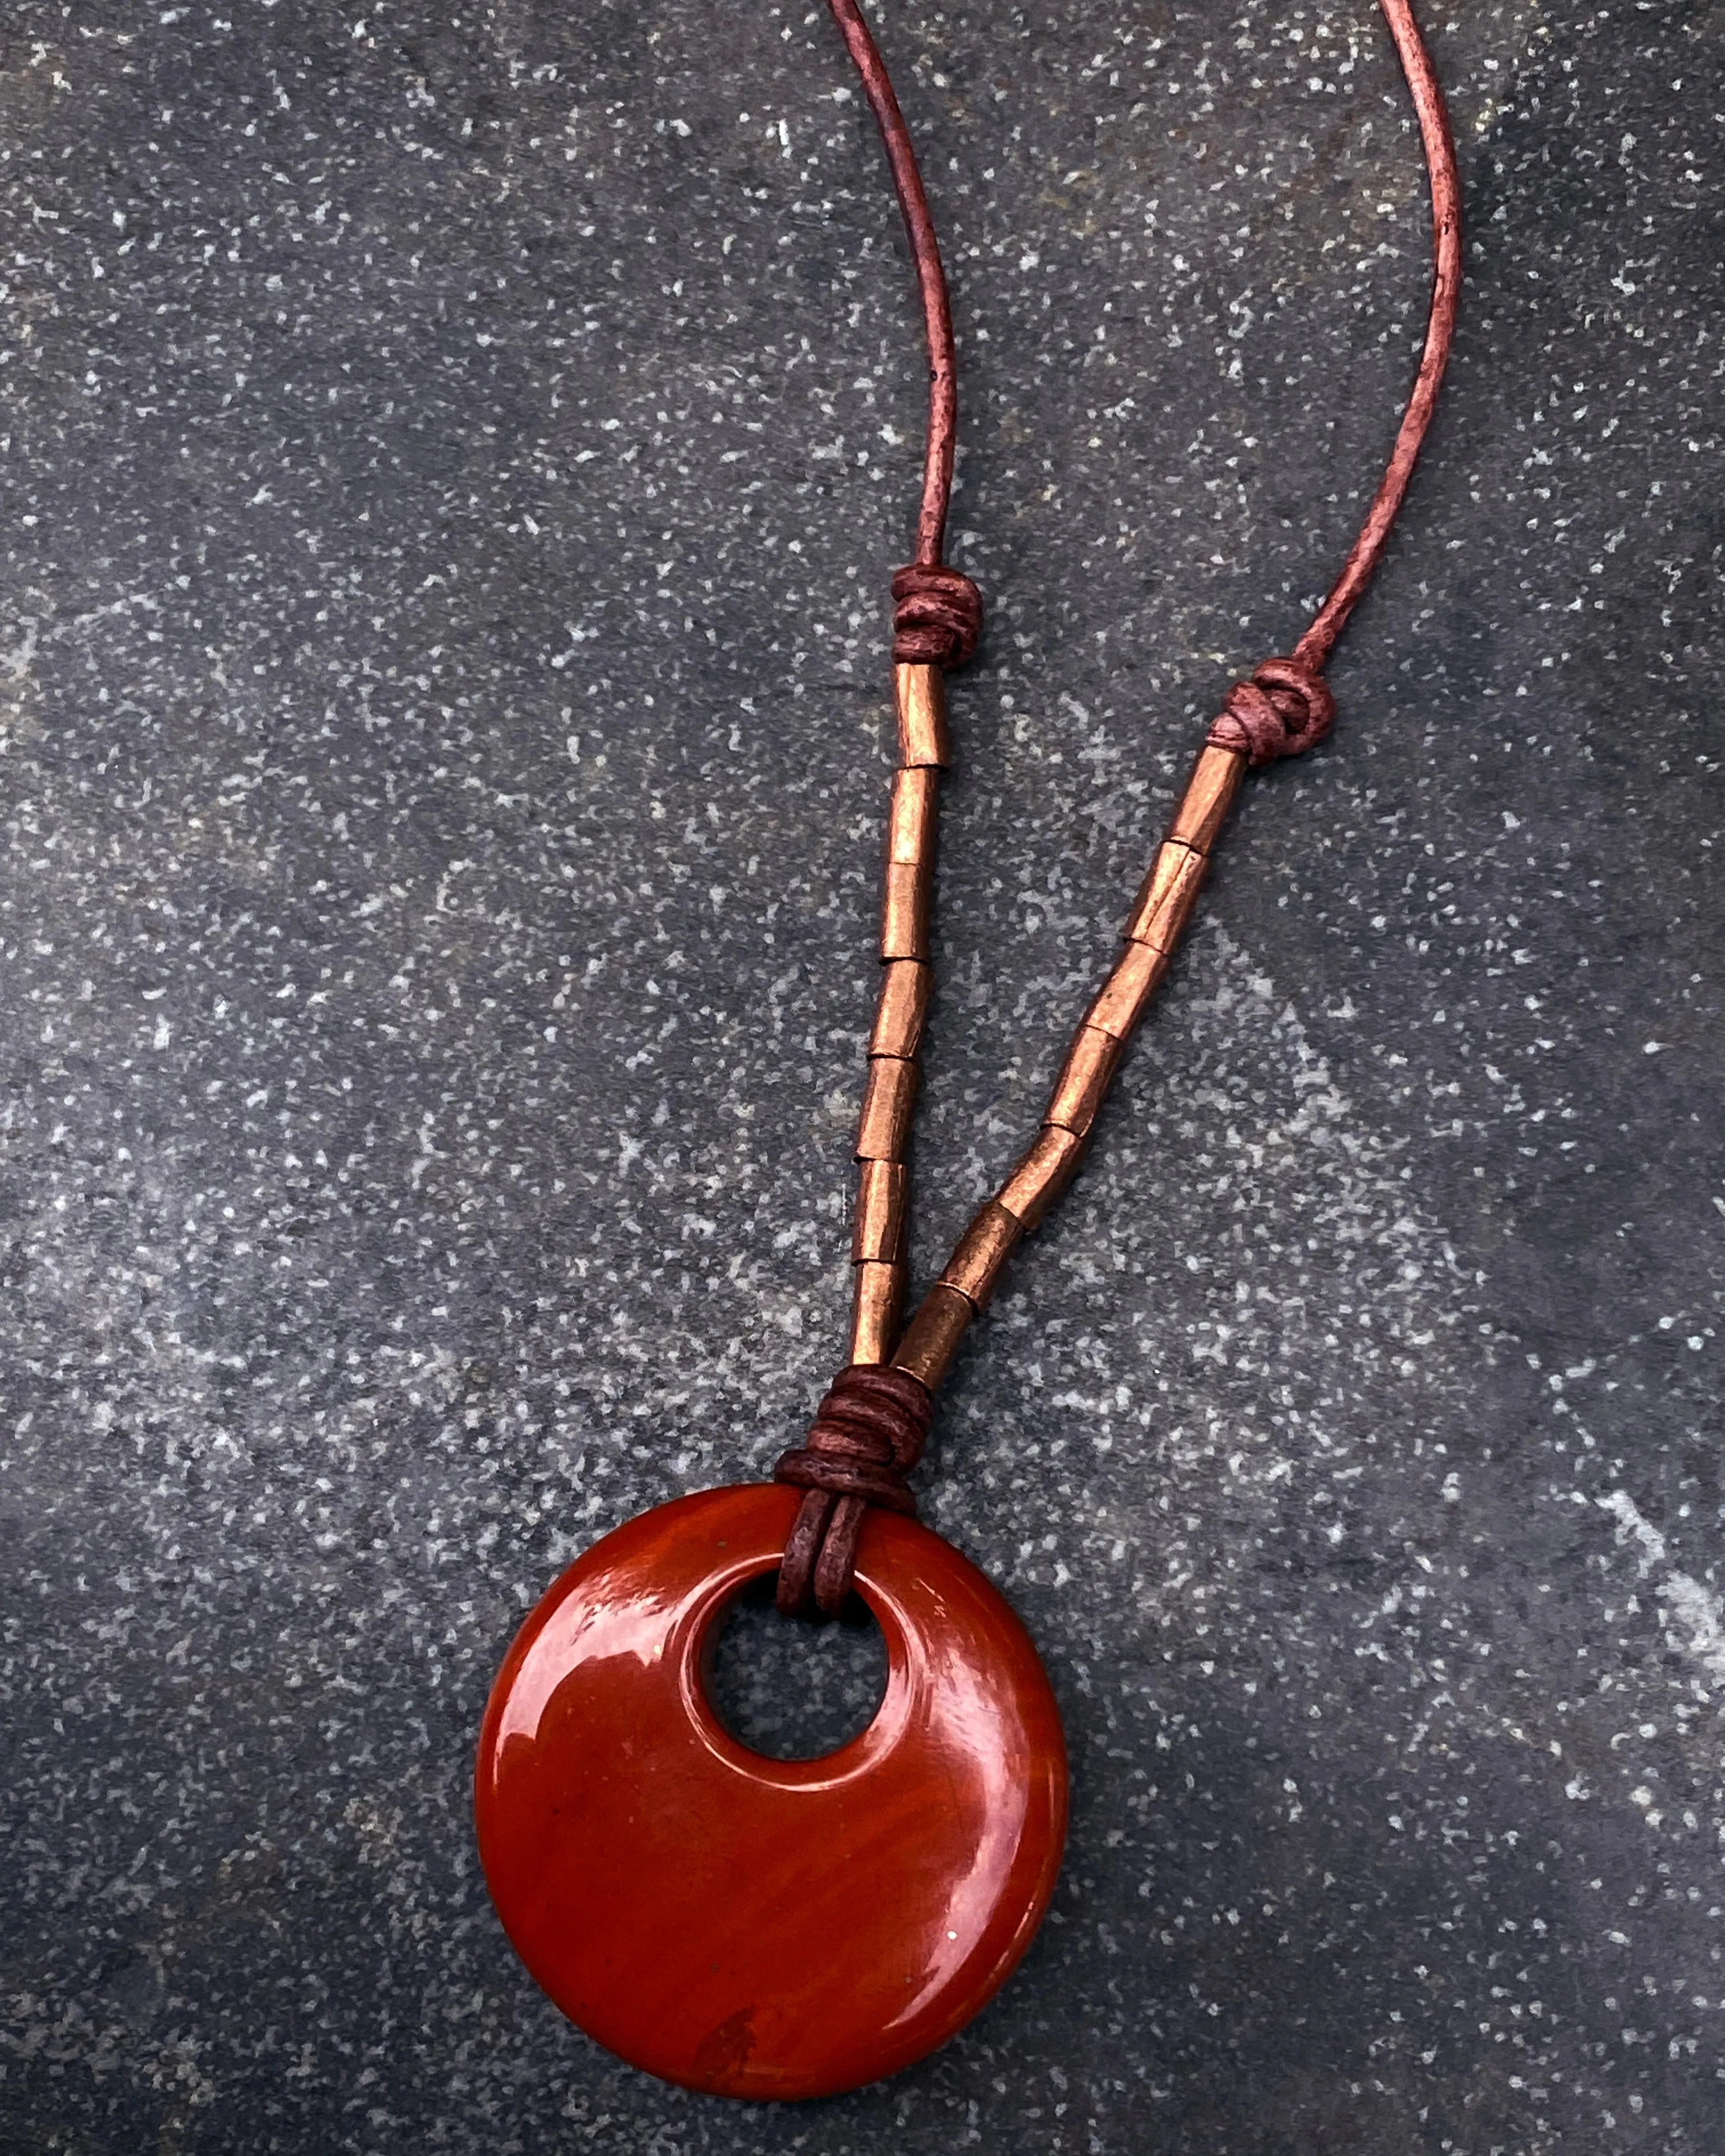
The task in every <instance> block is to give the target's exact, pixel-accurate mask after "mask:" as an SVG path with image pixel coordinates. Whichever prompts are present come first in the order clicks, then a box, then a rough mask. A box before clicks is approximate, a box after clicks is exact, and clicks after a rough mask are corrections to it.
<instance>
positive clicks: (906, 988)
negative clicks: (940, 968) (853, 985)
mask: <svg viewBox="0 0 1725 2156" xmlns="http://www.w3.org/2000/svg"><path fill="white" fill-rule="evenodd" d="M933 985H934V976H933V974H932V973H931V972H930V970H929V968H927V966H922V965H918V964H917V963H916V961H915V960H914V959H911V958H895V959H893V960H891V961H890V962H888V963H887V964H886V965H885V966H883V967H882V968H881V969H880V1005H879V1007H878V1009H876V1011H875V1030H874V1032H873V1034H871V1035H870V1039H869V1053H870V1055H901V1056H911V1055H915V1054H916V1045H917V1043H918V1042H919V1041H920V1040H921V1039H922V1021H923V1019H925V1018H926V1017H927V1014H928V998H929V995H930V993H931V992H932V988H933Z"/></svg>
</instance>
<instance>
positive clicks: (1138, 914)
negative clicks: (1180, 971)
mask: <svg viewBox="0 0 1725 2156" xmlns="http://www.w3.org/2000/svg"><path fill="white" fill-rule="evenodd" d="M1208 873H1209V858H1208V856H1207V855H1204V854H1200V853H1195V852H1194V850H1193V849H1192V848H1191V847H1190V846H1186V845H1182V844H1180V842H1179V840H1178V839H1168V840H1167V841H1166V842H1165V843H1164V844H1162V845H1161V846H1159V847H1158V849H1157V853H1156V859H1155V860H1153V862H1152V863H1151V864H1150V873H1149V875H1147V876H1146V877H1145V879H1144V880H1143V883H1142V885H1140V887H1139V891H1138V896H1137V899H1136V900H1135V901H1133V905H1132V912H1131V915H1130V916H1128V918H1127V924H1126V929H1125V934H1126V937H1127V942H1131V943H1147V944H1149V945H1150V946H1151V947H1152V949H1153V950H1157V951H1172V950H1173V947H1174V946H1175V945H1176V944H1177V943H1178V942H1179V940H1180V937H1181V935H1182V933H1183V931H1184V929H1185V927H1186V923H1187V922H1188V921H1189V920H1190V919H1191V918H1192V909H1193V907H1194V906H1195V905H1196V904H1197V903H1198V894H1199V891H1200V890H1201V889H1202V888H1203V885H1204V877H1205V876H1206V875H1208Z"/></svg>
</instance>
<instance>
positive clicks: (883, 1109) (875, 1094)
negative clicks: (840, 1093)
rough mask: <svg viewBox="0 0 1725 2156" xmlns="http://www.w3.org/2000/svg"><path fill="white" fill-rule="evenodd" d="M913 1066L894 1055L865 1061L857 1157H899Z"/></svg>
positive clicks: (911, 1099)
mask: <svg viewBox="0 0 1725 2156" xmlns="http://www.w3.org/2000/svg"><path fill="white" fill-rule="evenodd" d="M916 1076H917V1072H916V1065H915V1064H914V1063H911V1062H907V1061H905V1060H902V1059H901V1058H900V1057H898V1056H896V1055H876V1056H873V1057H871V1058H870V1061H869V1078H868V1084H867V1085H866V1086H865V1088H864V1090H863V1105H862V1116H861V1120H860V1122H859V1123H858V1126H857V1132H856V1157H857V1158H858V1159H859V1160H902V1159H903V1158H904V1157H905V1147H906V1145H907V1144H908V1142H909V1141H910V1136H911V1110H912V1109H913V1108H914V1107H915V1106H916Z"/></svg>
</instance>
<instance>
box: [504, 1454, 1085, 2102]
mask: <svg viewBox="0 0 1725 2156" xmlns="http://www.w3.org/2000/svg"><path fill="white" fill-rule="evenodd" d="M800 1498H801V1492H800V1491H797V1490H793V1489H788V1488H785V1487H783V1486H780V1485H776V1484H772V1483H765V1484H752V1485H747V1486H741V1487H735V1488H731V1489H723V1490H704V1491H699V1492H697V1493H696V1495H695V1496H689V1497H682V1498H679V1499H678V1500H677V1501H675V1503H673V1504H670V1505H661V1506H660V1507H658V1508H657V1509H656V1510H655V1511H654V1512H647V1513H644V1514H643V1515H642V1516H641V1517H639V1518H638V1519H634V1520H630V1521H629V1522H627V1523H626V1524H625V1525H624V1526H623V1527H619V1528H618V1529H617V1530H616V1532H614V1533H613V1534H609V1535H607V1536H606V1537H605V1538H604V1540H603V1542H601V1543H598V1544H596V1545H595V1547H594V1548H592V1549H590V1550H589V1551H588V1553H586V1555H585V1556H584V1557H583V1558H580V1559H579V1560H578V1562H577V1563H575V1564H573V1565H572V1566H571V1567H570V1568H569V1570H568V1571H567V1572H566V1573H564V1574H563V1576H562V1578H561V1579H560V1580H558V1581H557V1584H556V1585H555V1586H554V1587H553V1588H552V1590H551V1592H550V1593H549V1594H547V1596H546V1597H545V1599H544V1600H543V1601H542V1602H541V1603H540V1604H539V1606H538V1607H537V1609H535V1610H534V1611H533V1613H532V1614H531V1616H530V1617H529V1618H528V1620H527V1621H526V1624H525V1625H523V1626H522V1627H521V1631H520V1633H519V1634H518V1635H516V1640H515V1643H514V1645H512V1646H511V1649H510V1651H509V1655H508V1659H507V1660H506V1661H505V1663H504V1665H503V1667H502V1669H501V1671H500V1672H499V1674H498V1677H497V1681H496V1683H495V1686H493V1687H492V1690H491V1697H490V1702H489V1704H488V1705H487V1707H486V1709H485V1725H484V1727H483V1729H482V1730H481V1732H480V1746H479V1763H478V1788H477V1792H476V1804H475V1808H476V1813H477V1819H478V1826H479V1843H480V1858H481V1861H483V1863H484V1865H485V1878H486V1881H487V1882H488V1883H489V1885H490V1890H491V1896H492V1898H493V1900H494V1901H495V1903H496V1905H497V1910H498V1913H499V1914H500V1916H501V1917H502V1919H503V1924H504V1928H505V1929H506V1931H507V1932H508V1933H509V1936H510V1938H511V1941H512V1942H513V1943H514V1945H515V1948H516V1952H517V1953H519V1954H520V1955H521V1959H522V1960H523V1961H524V1962H525V1963H526V1965H527V1967H528V1969H530V1970H531V1973H532V1974H533V1976H534V1977H535V1979H536V1980H537V1981H538V1983H539V1984H541V1985H542V1986H543V1988H544V1989H545V1990H546V1991H547V1992H548V1993H549V1994H550V1995H551V1997H552V1999H554V2000H555V2002H556V2003H557V2005H558V2006H559V2007H561V2008H562V2010H563V2012H564V2013H565V2014H567V2015H568V2016H569V2018H570V2020H572V2021H575V2022H578V2024H579V2025H580V2026H581V2027H582V2028H583V2029H584V2030H587V2032H588V2035H591V2036H593V2037H595V2038H596V2039H597V2040H598V2041H599V2042H600V2043H601V2044H603V2045H604V2046H606V2047H607V2049H608V2050H609V2051H614V2052H616V2053H617V2054H618V2056H619V2057H621V2058H624V2059H626V2060H628V2061H629V2062H630V2064H631V2065H634V2066H640V2067H643V2068H644V2070H645V2071H647V2072H649V2073H651V2074H657V2075H659V2076H660V2077H661V2078H662V2079H664V2080H665V2081H670V2082H680V2083H681V2084H682V2085H683V2086H684V2087H687V2088H695V2089H701V2090H705V2091H706V2092H710V2093H711V2094H713V2095H716V2096H735V2097H750V2098H752V2099H756V2100H759V2099H762V2098H770V2097H813V2096H830V2095H832V2094H834V2093H835V2092H837V2091H839V2090H841V2089H849V2088H855V2087H860V2085H861V2084H862V2083H864V2082H872V2081H878V2080H880V2078H881V2077H882V2076H885V2075H887V2074H891V2073H896V2071H898V2070H899V2068H900V2067H901V2066H908V2065H910V2063H911V2061H913V2060H915V2059H920V2058H922V2056H924V2054H925V2053H927V2052H928V2051H932V2050H933V2049H934V2048H935V2046H937V2045H938V2044H942V2043H944V2042H945V2041H946V2040H947V2037H949V2036H951V2035H953V2033H954V2032H955V2031H956V2030H959V2029H961V2028H963V2025H964V2024H965V2023H966V2022H967V2021H968V2020H970V2018H971V2016H972V2015H973V2014H975V2013H977V2012H978V2010H979V2009H980V2008H981V2007H983V2005H986V2003H987V2002H988V1999H991V1998H993V1995H994V1994H995V1992H996V1991H998V1990H999V1988H1000V1986H1001V1985H1002V1984H1004V1982H1005V1980H1006V1979H1007V1977H1008V1976H1009V1974H1011V1971H1012V1969H1013V1968H1014V1965H1015V1964H1016V1963H1017V1962H1018V1960H1019V1956H1020V1955H1021V1954H1022V1953H1024V1949H1025V1948H1026V1947H1027V1946H1028V1945H1029V1943H1030V1939H1031V1937H1032V1935H1033V1934H1034V1932H1035V1929H1036V1927H1037V1925H1038V1924H1039V1923H1040V1921H1041V1918H1042V1914H1043V1912H1044V1911H1045V1909H1046V1908H1047V1907H1048V1902H1049V1898H1050V1895H1051V1894H1052V1893H1053V1892H1054V1885H1055V1874H1056V1872H1057V1871H1058V1870H1059V1866H1060V1848H1061V1845H1062V1843H1063V1841H1064V1840H1065V1829H1066V1753H1065V1743H1064V1741H1063V1739H1062V1737H1061V1733H1060V1715H1059V1712H1058V1710H1057V1708H1056V1707H1055V1699H1054V1693H1053V1691H1051V1689H1050V1686H1049V1681H1048V1678H1047V1676H1046V1675H1045V1672H1044V1671H1043V1668H1042V1665H1041V1664H1040V1662H1039V1661H1038V1660H1037V1658H1036V1650H1035V1649H1034V1647H1033V1646H1032V1645H1031V1644H1030V1641H1029V1637H1028V1636H1027V1635H1026V1633H1025V1631H1024V1627H1023V1625H1020V1624H1019V1620H1018V1619H1017V1618H1016V1617H1015V1616H1014V1614H1013V1613H1012V1611H1011V1609H1009V1608H1008V1606H1007V1604H1006V1603H1005V1601H1004V1599H1002V1597H1001V1596H1000V1595H999V1594H998V1593H997V1592H996V1591H995V1589H993V1587H992V1586H991V1585H990V1584H989V1583H988V1581H987V1580H986V1579H985V1578H983V1575H982V1573H979V1572H978V1570H977V1569H976V1568H975V1567H974V1566H973V1565H972V1564H970V1563H968V1562H967V1560H966V1559H965V1558H962V1557H961V1556H960V1555H959V1554H958V1553H957V1550H955V1549H953V1548H952V1547H951V1545H950V1544H949V1543H944V1542H942V1540H941V1539H940V1537H938V1536H937V1535H935V1534H932V1533H931V1532H929V1531H928V1529H927V1527H919V1526H918V1525H917V1524H916V1522H915V1521H914V1520H909V1519H906V1518H904V1517H901V1516H899V1515H897V1514H895V1513H892V1512H881V1511H871V1512H870V1513H869V1514H868V1516H867V1517H866V1519H865V1522H864V1525H863V1529H862V1537H861V1543H860V1548H859V1551H858V1557H857V1565H856V1584H857V1588H858V1590H859V1591H860V1594H862V1597H863V1599H864V1600H865V1602H866V1603H867V1604H868V1606H869V1608H870V1609H871V1610H872V1611H873V1613H874V1614H875V1618H876V1620H878V1622H879V1624H880V1630H881V1632H882V1633H883V1635H885V1639H886V1655H887V1667H888V1674H887V1681H886V1697H885V1698H884V1699H883V1700H882V1702H881V1704H880V1712H878V1713H877V1714H876V1716H875V1719H874V1721H873V1722H870V1725H869V1727H867V1728H866V1729H865V1730H864V1731H863V1732H861V1734H860V1736H857V1737H855V1738H852V1739H851V1740H850V1743H848V1744H845V1745H844V1746H842V1747H841V1748H839V1750H838V1751H836V1752H834V1753H829V1754H828V1755H827V1757H826V1758H822V1759H798V1760H780V1759H768V1758H762V1756H761V1755H760V1754H759V1753H754V1752H751V1751H749V1750H747V1748H745V1747H744V1746H743V1745H742V1744H740V1743H737V1739H736V1738H733V1737H732V1736H731V1735H730V1734H729V1733H728V1732H726V1730H725V1729H724V1728H723V1727H721V1724H720V1722H718V1720H717V1719H716V1717H715V1715H714V1713H713V1711H712V1709H711V1706H710V1705H709V1704H708V1702H707V1696H706V1682H705V1677H706V1661H707V1656H708V1654H709V1651H710V1649H711V1644H712V1641H713V1640H714V1638H715V1636H716V1625H717V1623H718V1621H719V1620H720V1619H721V1617H722V1615H723V1614H724V1611H725V1609H726V1605H727V1604H728V1603H729V1602H730V1600H731V1599H732V1596H733V1595H735V1594H737V1591H738V1589H740V1588H742V1586H743V1585H744V1584H746V1583H747V1581H748V1580H750V1579H752V1578H756V1577H757V1576H758V1575H759V1574H761V1573H770V1572H773V1571H774V1570H776V1569H777V1568H778V1561H779V1557H780V1555H781V1553H782V1552H783V1548H784V1543H785V1537H786V1535H787V1533H788V1532H789V1529H790V1526H791V1522H792V1521H793V1518H794V1517H795V1516H796V1512H797V1507H798V1502H799V1501H800Z"/></svg>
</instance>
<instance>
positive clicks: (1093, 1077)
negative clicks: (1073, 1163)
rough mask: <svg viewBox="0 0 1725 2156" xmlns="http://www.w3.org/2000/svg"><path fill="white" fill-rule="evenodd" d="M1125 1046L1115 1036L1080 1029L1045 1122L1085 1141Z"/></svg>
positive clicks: (1056, 1080) (1073, 1042) (1057, 1082)
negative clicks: (1055, 1124) (1057, 1125)
mask: <svg viewBox="0 0 1725 2156" xmlns="http://www.w3.org/2000/svg"><path fill="white" fill-rule="evenodd" d="M1123 1045H1124V1044H1123V1043H1122V1042H1121V1041H1119V1040H1117V1039H1116V1038H1115V1037H1114V1035H1113V1034H1110V1033H1101V1032H1098V1031H1097V1029H1096V1028H1095V1027H1094V1026H1092V1025H1089V1024H1085V1025H1081V1026H1080V1027H1079V1029H1078V1030H1077V1032H1076V1033H1075V1034H1073V1036H1072V1045H1071V1046H1070V1048H1069V1049H1068V1050H1066V1060H1065V1062H1064V1063H1063V1064H1062V1065H1060V1075H1058V1076H1057V1077H1056V1078H1055V1084H1054V1092H1053V1095H1052V1096H1051V1097H1050V1101H1049V1104H1048V1112H1047V1113H1046V1114H1045V1116H1043V1118H1042V1120H1043V1122H1045V1123H1058V1124H1059V1125H1060V1127H1061V1128H1062V1129H1065V1130H1069V1131H1070V1132H1072V1134H1073V1136H1074V1137H1084V1136H1085V1135H1086V1132H1088V1131H1089V1129H1090V1127H1091V1124H1092V1123H1093V1122H1095V1121H1096V1110H1097V1109H1098V1108H1099V1107H1101V1105H1102V1096H1103V1095H1104V1094H1105V1093H1106V1091H1107V1090H1108V1081H1109V1080H1110V1079H1111V1078H1112V1077H1113V1075H1114V1073H1115V1071H1116V1070H1117V1069H1118V1067H1119V1064H1120V1058H1121V1055H1122V1050H1123Z"/></svg>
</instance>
